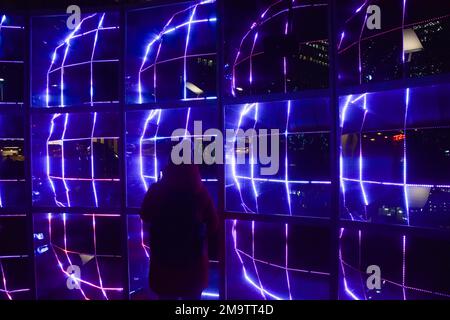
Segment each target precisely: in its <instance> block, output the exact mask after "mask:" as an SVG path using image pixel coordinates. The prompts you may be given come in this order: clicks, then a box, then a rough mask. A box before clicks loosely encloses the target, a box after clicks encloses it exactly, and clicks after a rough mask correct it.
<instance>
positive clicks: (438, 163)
mask: <svg viewBox="0 0 450 320" xmlns="http://www.w3.org/2000/svg"><path fill="white" fill-rule="evenodd" d="M449 99H450V95H449V90H448V85H440V86H437V85H436V86H430V87H421V88H411V89H402V90H392V91H387V92H376V93H366V94H362V95H349V96H345V97H341V99H340V105H341V126H342V132H343V134H342V148H341V191H342V204H343V208H342V211H341V212H342V217H343V218H346V219H352V220H364V221H372V222H382V223H397V224H407V225H414V226H422V227H435V228H448V227H449V226H450V216H449V215H448V212H449V209H448V208H449V201H450V174H449V173H448V170H443V169H442V168H448V167H450V139H449V137H450V126H449V119H450V112H449V108H448V101H449ZM441 169H442V170H441Z"/></svg>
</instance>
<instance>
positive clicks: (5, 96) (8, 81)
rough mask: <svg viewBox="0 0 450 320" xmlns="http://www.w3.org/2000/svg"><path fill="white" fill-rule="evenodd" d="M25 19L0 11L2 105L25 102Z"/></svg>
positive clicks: (0, 100)
mask: <svg viewBox="0 0 450 320" xmlns="http://www.w3.org/2000/svg"><path fill="white" fill-rule="evenodd" d="M24 44H25V30H24V19H23V18H22V17H18V16H11V15H6V14H2V13H0V106H1V105H16V104H20V105H22V104H23V89H24V77H25V73H24V61H23V59H24V53H25V52H24Z"/></svg>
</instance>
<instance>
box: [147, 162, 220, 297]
mask: <svg viewBox="0 0 450 320" xmlns="http://www.w3.org/2000/svg"><path fill="white" fill-rule="evenodd" d="M140 215H141V218H142V220H143V221H144V222H146V223H149V225H150V275H149V281H150V288H151V289H152V290H153V291H154V292H155V293H157V294H159V295H171V296H185V295H190V294H193V293H198V292H201V291H202V290H203V289H205V288H206V286H207V284H208V250H207V238H208V237H207V236H208V234H212V233H213V232H214V231H215V230H216V228H217V225H218V218H217V214H216V211H215V209H214V205H213V202H212V199H211V197H210V196H209V193H208V191H207V190H206V188H205V187H204V186H203V184H202V182H201V178H200V173H199V170H198V167H197V166H196V165H184V164H181V165H174V164H169V165H167V167H166V168H165V170H164V171H163V177H162V179H161V181H159V182H157V183H155V184H153V185H151V186H150V188H149V189H148V191H147V194H146V195H145V198H144V201H143V203H142V208H141V213H140ZM152 234H153V236H152ZM201 236H203V237H202V240H203V241H202V240H200V239H199V237H201ZM200 246H202V247H201V248H200Z"/></svg>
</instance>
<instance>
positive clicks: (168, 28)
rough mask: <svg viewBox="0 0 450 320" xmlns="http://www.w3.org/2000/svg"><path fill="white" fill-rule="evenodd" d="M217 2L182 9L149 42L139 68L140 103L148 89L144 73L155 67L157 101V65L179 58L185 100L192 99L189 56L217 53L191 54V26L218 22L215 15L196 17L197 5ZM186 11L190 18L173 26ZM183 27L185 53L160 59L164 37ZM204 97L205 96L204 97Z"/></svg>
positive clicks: (209, 1)
mask: <svg viewBox="0 0 450 320" xmlns="http://www.w3.org/2000/svg"><path fill="white" fill-rule="evenodd" d="M212 3H215V0H205V1H201V2H199V3H197V4H195V5H192V6H189V7H187V8H185V9H183V10H181V11H178V12H176V13H175V14H174V15H173V16H172V17H171V18H170V19H169V20H168V21H167V23H166V24H165V26H164V27H163V29H162V31H161V32H160V33H158V34H157V35H155V36H154V37H153V38H152V40H150V42H149V43H148V44H147V46H146V49H145V54H144V57H143V59H142V63H141V66H140V68H139V73H138V103H139V104H142V103H144V99H143V91H144V90H146V88H144V87H143V84H142V77H143V73H144V72H145V71H146V70H148V69H150V68H152V67H153V88H152V89H153V95H154V101H157V94H156V92H157V91H156V87H157V86H156V82H157V81H156V80H157V71H156V67H157V65H158V64H162V63H167V62H171V61H174V60H178V59H183V100H190V98H188V97H187V87H186V83H187V81H188V72H187V58H190V57H201V56H211V55H215V53H211V52H208V53H199V54H189V40H190V35H191V28H192V27H193V26H194V25H198V24H205V23H211V22H216V21H217V18H215V17H211V18H203V19H201V18H198V19H195V13H196V10H197V7H199V6H203V5H208V4H212ZM185 12H190V15H189V20H188V21H185V22H182V23H180V24H178V25H175V26H173V25H172V21H173V20H174V19H175V18H176V17H177V16H179V15H181V14H183V13H185ZM182 28H187V35H186V40H185V41H186V42H185V47H184V55H183V56H180V57H175V58H172V59H167V60H163V61H158V58H159V55H160V51H161V46H162V42H163V41H164V38H165V36H166V35H167V34H170V33H172V32H175V31H177V30H179V29H182ZM155 44H156V45H157V49H156V55H155V58H154V60H153V61H149V58H148V56H149V54H150V52H151V50H152V48H153V46H154V45H155ZM206 98H215V97H206ZM202 99H204V98H202Z"/></svg>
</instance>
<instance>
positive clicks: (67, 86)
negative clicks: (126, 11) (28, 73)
mask: <svg viewBox="0 0 450 320" xmlns="http://www.w3.org/2000/svg"><path fill="white" fill-rule="evenodd" d="M66 20H67V17H66V16H52V17H35V18H33V43H32V56H33V65H32V76H33V81H32V95H33V97H32V103H33V106H35V107H55V106H58V107H64V106H69V105H89V106H94V105H98V104H110V103H117V102H118V92H119V90H118V83H119V59H118V58H119V52H120V51H119V46H117V42H118V39H119V26H118V23H119V15H118V14H116V13H112V12H108V13H91V14H86V15H82V17H81V21H80V24H79V25H78V27H77V28H75V29H74V30H69V29H67V26H66Z"/></svg>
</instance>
